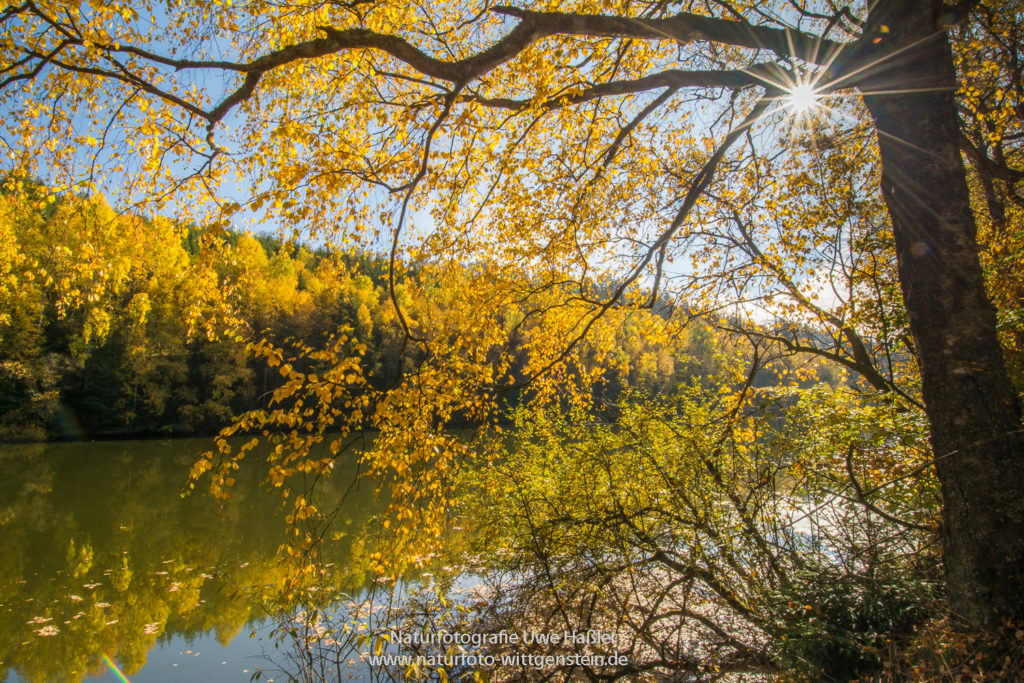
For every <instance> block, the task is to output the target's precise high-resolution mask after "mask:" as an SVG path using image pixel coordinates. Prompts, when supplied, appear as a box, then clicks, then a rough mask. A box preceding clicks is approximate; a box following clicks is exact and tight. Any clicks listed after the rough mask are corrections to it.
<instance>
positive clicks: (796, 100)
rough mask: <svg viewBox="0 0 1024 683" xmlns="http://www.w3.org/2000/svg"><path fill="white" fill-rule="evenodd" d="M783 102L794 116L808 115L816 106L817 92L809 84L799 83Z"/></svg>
mask: <svg viewBox="0 0 1024 683" xmlns="http://www.w3.org/2000/svg"><path fill="white" fill-rule="evenodd" d="M785 102H786V107H787V108H788V109H789V110H790V111H791V112H793V113H794V114H808V113H810V112H811V111H813V110H814V109H815V108H817V106H818V91H817V90H815V89H814V86H812V85H811V84H810V83H801V84H800V85H798V86H796V87H794V88H793V89H792V90H790V91H789V94H788V95H786V98H785Z"/></svg>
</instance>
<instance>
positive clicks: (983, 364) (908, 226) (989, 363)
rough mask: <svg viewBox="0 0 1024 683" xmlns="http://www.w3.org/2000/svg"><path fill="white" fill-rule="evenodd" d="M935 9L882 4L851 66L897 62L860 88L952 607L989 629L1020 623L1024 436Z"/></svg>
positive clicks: (911, 0) (880, 67) (933, 5)
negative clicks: (920, 403)
mask: <svg viewBox="0 0 1024 683" xmlns="http://www.w3.org/2000/svg"><path fill="white" fill-rule="evenodd" d="M942 10H943V8H942V5H941V3H939V2H934V1H933V2H926V1H922V0H881V1H880V2H878V3H877V4H876V5H875V6H874V8H873V9H872V12H871V15H870V17H869V22H868V25H867V28H866V37H865V39H864V44H865V46H866V49H865V50H863V51H862V52H861V54H860V55H858V57H859V58H858V60H857V61H858V62H859V63H860V65H862V66H865V65H870V64H872V62H874V61H875V60H878V59H880V58H882V57H883V55H886V54H888V55H891V56H889V57H885V58H884V59H883V60H882V61H881V63H879V64H877V65H874V66H868V67H867V70H866V71H865V72H864V73H865V75H864V76H862V77H860V78H858V82H857V84H858V87H859V88H860V89H861V91H862V93H863V94H864V101H865V103H866V105H867V108H868V110H869V111H870V113H871V115H872V117H873V118H874V120H875V124H876V126H877V131H878V144H879V148H880V151H881V159H882V193H883V197H884V199H885V203H886V206H887V207H888V210H889V215H890V217H891V218H892V225H893V233H894V237H895V242H896V255H897V259H898V264H899V277H900V285H901V288H902V291H903V299H904V303H905V305H906V309H907V313H908V315H909V319H910V329H911V332H912V334H913V337H914V343H915V346H916V349H917V354H918V359H919V363H920V370H921V382H922V393H923V398H924V404H925V412H926V413H927V416H928V420H929V422H930V426H931V443H932V448H933V450H934V453H935V457H936V463H935V469H936V473H937V476H938V479H939V482H940V484H941V487H942V501H943V513H942V514H943V517H942V519H943V537H944V543H945V550H944V558H943V560H944V565H945V572H946V587H947V591H948V600H949V605H950V607H951V609H952V610H953V611H954V613H956V614H958V615H960V616H961V617H963V618H964V619H966V620H967V622H968V623H969V624H970V625H971V626H974V627H986V626H992V625H994V624H996V623H998V620H999V619H1000V618H1001V617H1004V616H1011V617H1022V616H1024V599H1022V596H1024V438H1022V432H1021V422H1020V408H1019V406H1018V404H1017V399H1016V394H1015V392H1014V390H1013V387H1012V385H1011V383H1010V380H1009V377H1008V375H1007V372H1006V369H1005V365H1004V361H1003V354H1002V349H1001V348H1000V345H999V340H998V338H997V335H996V316H995V309H994V307H993V306H992V304H991V302H990V301H989V298H988V296H987V294H986V291H985V283H984V279H983V275H982V270H981V264H980V262H979V260H978V246H977V242H976V239H975V237H976V230H977V228H976V224H975V221H974V215H973V213H972V212H971V207H970V204H969V195H968V187H967V180H966V175H965V172H964V166H963V161H962V159H961V157H960V151H959V146H958V126H959V123H958V119H957V114H956V108H955V102H954V89H955V83H956V80H955V73H954V67H953V60H952V54H951V50H950V46H949V40H948V37H947V35H946V33H945V30H944V28H943V26H942V24H941V22H942V21H946V22H948V21H949V20H950V17H949V15H948V12H947V13H946V14H945V15H943V14H942ZM900 50H902V51H901V52H898V51H900ZM894 52H898V54H895V55H893V53H894Z"/></svg>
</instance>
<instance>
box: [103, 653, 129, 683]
mask: <svg viewBox="0 0 1024 683" xmlns="http://www.w3.org/2000/svg"><path fill="white" fill-rule="evenodd" d="M103 661H104V662H106V663H107V666H109V667H110V670H111V671H113V672H114V674H115V675H116V676H117V677H118V678H119V679H120V680H122V681H124V683H132V682H131V681H129V680H128V678H127V677H125V675H124V674H123V673H121V670H120V669H118V668H117V664H114V662H113V661H112V660H111V659H110V657H108V656H106V655H103Z"/></svg>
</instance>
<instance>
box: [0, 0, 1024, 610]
mask: <svg viewBox="0 0 1024 683" xmlns="http://www.w3.org/2000/svg"><path fill="white" fill-rule="evenodd" d="M0 22H2V23H3V25H4V39H3V43H2V45H3V47H2V49H3V58H2V59H3V62H2V63H3V67H2V80H0V98H2V103H3V104H2V106H3V107H4V110H5V112H6V113H7V114H8V115H7V116H6V117H5V121H4V124H3V126H4V127H3V139H4V142H5V146H6V154H7V162H6V164H7V167H8V168H10V169H12V170H13V171H15V173H12V174H10V175H9V176H8V180H7V183H8V186H9V187H10V188H11V189H15V188H16V186H17V185H18V183H20V182H22V181H23V179H25V178H28V177H30V176H38V177H42V178H45V179H46V182H47V183H48V184H49V185H50V186H51V187H52V188H53V191H54V193H55V194H60V193H83V192H95V191H97V190H99V189H101V188H105V189H106V190H107V191H108V192H114V193H116V194H117V200H118V203H119V205H120V206H124V207H145V209H146V210H147V211H154V212H156V211H166V210H173V211H174V212H175V213H176V214H177V215H178V216H179V217H184V218H186V219H192V220H196V221H202V222H205V223H209V222H220V223H221V224H227V223H231V222H236V223H237V222H243V221H246V220H250V219H258V220H260V221H266V222H270V223H274V224H276V225H278V226H280V227H281V228H282V229H283V230H285V231H295V232H296V233H298V234H303V235H307V236H310V235H312V236H317V237H330V238H331V239H333V240H336V241H338V242H341V243H347V244H355V245H358V246H360V247H362V248H366V249H376V250H380V251H383V252H385V253H386V254H387V256H388V257H389V262H390V272H389V276H388V282H389V297H390V299H391V303H392V306H393V307H394V310H395V313H396V316H397V318H398V320H399V322H400V324H401V327H402V330H403V332H404V338H405V343H406V344H408V345H412V346H419V347H420V348H421V349H422V354H421V356H420V358H421V360H422V364H421V366H420V368H419V371H417V372H416V373H414V376H408V375H407V376H405V377H400V378H398V379H397V380H396V381H395V383H394V387H393V390H392V391H391V392H389V393H388V395H387V397H386V398H384V399H382V400H381V401H380V402H379V404H377V405H376V406H375V408H374V410H376V411H377V412H376V414H377V415H378V418H379V419H378V421H377V423H376V424H377V426H379V427H380V428H381V429H382V430H383V432H382V438H381V440H380V445H379V446H378V448H379V450H380V454H381V455H380V459H379V462H380V463H382V464H381V467H382V468H383V469H388V470H389V471H393V472H395V473H401V472H408V471H412V470H416V469H417V468H418V467H421V466H422V465H423V464H424V463H430V465H431V469H432V470H434V471H441V472H444V471H446V468H448V467H449V464H448V463H449V460H448V459H447V458H448V455H446V454H451V457H452V458H454V457H456V455H457V454H458V452H459V450H460V448H461V446H460V445H459V443H458V442H457V440H454V439H451V438H450V437H447V436H445V435H444V433H443V431H442V430H440V429H439V425H443V423H444V422H445V421H446V419H447V418H450V417H451V416H452V415H453V414H454V413H456V412H458V411H469V412H470V413H472V414H474V415H477V416H479V417H481V418H484V417H486V416H488V415H491V414H493V410H494V405H495V404H494V400H495V399H494V397H495V396H497V395H500V394H501V392H502V391H506V390H509V389H510V387H513V386H523V385H527V384H529V385H531V386H533V387H535V388H536V389H535V390H536V391H537V392H538V393H539V394H541V395H543V394H544V392H545V389H544V387H545V384H544V382H545V381H546V380H548V379H551V378H559V377H561V378H563V379H564V378H565V377H566V376H568V375H569V374H572V373H573V372H575V370H574V369H573V367H574V366H573V359H574V357H575V355H578V353H579V352H580V350H581V345H582V344H583V343H584V341H585V340H586V339H587V338H588V335H593V334H595V333H597V331H598V329H599V327H600V324H601V321H602V320H603V319H604V318H605V317H606V316H607V315H609V313H610V312H611V311H613V310H616V309H619V308H622V307H638V306H640V307H642V306H654V305H656V304H657V305H663V304H669V305H672V306H673V307H674V311H675V313H674V316H673V320H674V321H676V324H682V322H683V321H684V320H685V319H686V318H687V317H689V316H694V315H698V314H706V315H712V316H714V317H713V319H714V320H716V324H718V325H719V326H720V327H723V328H728V329H733V330H737V331H743V332H746V333H747V334H752V335H757V336H760V337H762V338H766V339H769V340H771V341H773V342H774V343H776V344H779V345H781V346H782V347H784V348H786V349H787V350H789V351H791V352H795V353H810V354H816V355H818V356H822V357H826V358H828V359H830V360H831V361H833V362H835V363H839V364H841V365H843V366H845V367H846V368H848V369H849V370H850V371H852V372H853V373H855V375H856V377H858V378H859V379H858V381H859V382H860V383H861V386H862V387H863V389H864V390H865V391H871V392H880V393H883V394H886V395H889V396H892V397H893V400H896V401H898V402H901V403H902V404H904V405H905V406H906V408H907V409H908V410H915V409H918V408H920V407H923V409H924V412H925V413H926V415H927V418H928V420H929V423H930V425H931V445H932V448H933V452H934V456H935V466H936V470H937V473H938V476H939V479H940V481H941V482H942V486H943V498H944V522H943V533H944V538H945V545H946V548H945V563H946V572H947V576H948V580H949V597H950V600H951V604H952V606H953V608H954V610H955V611H957V612H959V613H960V614H962V615H964V616H966V617H967V618H968V619H970V620H971V621H973V622H974V623H977V624H985V623H992V622H993V621H994V620H996V619H997V618H998V616H999V615H1005V614H1006V613H1007V610H1010V611H1012V610H1013V609H1019V608H1013V607H1012V606H1013V605H1018V604H1019V600H1018V599H1017V598H1018V596H1019V595H1020V592H1021V589H1022V586H1021V583H1022V581H1024V530H1022V525H1024V491H1022V490H1021V486H1022V485H1021V482H1024V473H1022V471H1021V470H1022V468H1024V464H1022V460H1021V458H1020V451H1021V436H1020V415H1019V408H1018V405H1017V396H1016V393H1015V391H1014V388H1013V386H1012V384H1011V381H1010V378H1009V375H1008V373H1007V371H1006V369H1005V363H1004V359H1003V351H1002V349H1001V347H1000V342H999V338H998V335H997V319H996V312H995V309H994V307H993V305H992V304H991V302H990V299H989V296H988V294H987V292H986V288H985V280H984V274H983V270H982V262H981V259H980V256H979V247H978V244H977V236H978V231H979V224H980V227H981V229H982V230H984V231H986V232H985V233H984V234H985V235H986V238H987V236H988V234H989V232H992V234H993V235H995V236H996V239H998V240H999V241H1000V244H1002V245H1012V244H1013V243H1014V241H1013V240H1014V238H1013V236H1012V228H1011V227H1008V226H1010V225H1012V221H1013V216H1014V215H1015V213H1014V212H1015V211H1016V210H1017V209H1016V208H1015V207H1016V204H1017V203H1018V201H1019V197H1018V195H1017V194H1016V190H1015V184H1016V183H1017V182H1018V181H1019V180H1020V178H1021V175H1020V171H1019V170H1017V167H1016V166H1015V163H1016V160H1017V158H1016V154H1015V147H1014V144H1015V141H1016V140H1017V136H1018V135H1019V122H1020V117H1019V107H1020V106H1021V104H1020V103H1021V101H1022V99H1021V98H1022V94H1021V92H1020V85H1019V84H1020V79H1019V78H1018V76H1019V66H1018V60H1017V58H1016V56H1017V55H1018V53H1019V49H1018V48H1017V47H1015V46H1016V45H1017V43H1016V42H1014V41H1016V40H1018V38H1019V31H1020V28H1019V27H1020V17H1019V12H1018V10H1017V8H1015V7H1014V6H1012V3H1002V2H999V1H998V0H992V1H990V2H971V1H964V2H960V3H957V4H946V3H943V2H940V1H938V0H929V1H927V2H921V1H916V0H881V1H879V2H873V3H857V4H855V5H854V6H852V7H851V6H839V5H838V4H836V3H833V2H831V1H830V0H824V1H821V2H815V1H808V2H732V1H730V2H722V1H718V0H716V1H711V0H708V1H703V0H695V1H692V2H682V3H664V2H629V1H624V2H589V1H587V2H572V3H561V4H557V5H522V6H514V7H513V6H505V5H492V4H489V3H483V4H476V5H474V4H468V5H467V4H466V3H445V2H442V1H438V2H418V3H405V2H396V3H393V2H368V1H365V0H354V1H352V2H297V3H289V4H276V3H266V2H262V0H254V1H252V2H250V1H248V0H245V1H240V2H237V3H234V2H231V1H230V0H223V1H214V2H198V3H184V4H182V5H175V4H168V5H164V4H160V3H153V2H144V3H138V2H131V3H122V2H114V3H106V2H103V3H101V2H94V3H84V4H66V3H61V2H53V3H51V2H34V1H31V0H29V1H26V2H23V3H17V2H13V3H12V2H8V3H6V7H5V9H4V10H2V13H0ZM951 46H955V48H956V52H955V53H954V51H953V49H952V48H951ZM979 54H984V55H991V59H984V58H982V59H980V60H979V58H978V55H979ZM958 69H959V70H958ZM958 79H959V80H958ZM961 150H966V152H967V156H968V158H969V159H970V160H971V163H972V176H971V184H969V182H968V177H967V174H966V171H965V167H964V164H963V162H962V157H961ZM979 188H980V190H979ZM972 192H973V193H974V196H973V197H972ZM979 194H980V196H981V199H983V200H986V201H987V205H986V206H987V208H986V211H987V213H986V215H985V216H984V217H983V218H982V219H980V220H979V218H978V216H979V215H980V214H978V213H976V211H975V206H977V202H975V204H974V205H972V199H977V198H978V196H979ZM44 201H45V200H44ZM411 265H415V266H416V267H417V268H425V269H427V270H429V271H431V272H432V273H433V275H432V277H434V278H436V280H435V281H436V282H440V283H444V282H445V278H446V277H447V275H446V273H448V272H453V271H455V270H458V271H459V273H460V274H459V276H458V277H459V278H464V279H462V280H460V281H459V282H460V284H459V286H458V287H457V290H458V292H459V295H458V297H456V298H455V299H454V300H452V301H449V302H447V303H446V305H445V306H444V307H443V309H436V310H434V312H433V313H431V312H430V310H431V309H429V308H421V309H419V310H420V312H419V314H417V315H414V314H413V313H412V312H411V311H410V309H409V307H408V306H406V305H404V304H403V297H405V296H408V297H416V296H420V297H428V296H429V292H425V291H422V290H421V291H417V289H416V288H415V287H410V288H408V289H405V290H403V291H402V292H401V293H400V292H399V285H400V284H401V283H402V282H403V278H404V274H405V273H406V271H407V269H408V267H409V266H411ZM456 265H457V266H458V268H451V266H456ZM1000 267H1001V268H1002V270H999V268H996V271H998V272H997V275H996V276H995V277H996V280H993V281H998V282H999V283H1001V284H1002V285H1005V287H1003V288H1002V289H1001V290H1000V291H1001V292H1002V293H1000V294H999V297H1004V299H1005V292H1006V291H1013V287H1014V286H1015V285H1014V283H1013V268H1012V267H1011V268H1009V269H1007V268H1005V267H1004V266H1000ZM467 269H468V270H467ZM999 273H1001V275H1000V274H999ZM999 278H1001V279H999ZM1009 300H1013V296H1012V295H1010V296H1009ZM513 307H514V308H515V310H517V311H521V313H517V314H516V315H515V316H507V315H504V314H503V311H508V310H511V309H512V308H513ZM442 310H443V315H441V314H440V313H439V312H440V311H442ZM659 333H664V332H663V331H662V332H659ZM1011 336H1012V335H1011ZM510 337H511V338H514V339H515V340H516V342H515V343H516V348H517V349H521V350H523V352H524V353H526V356H527V360H526V361H525V364H524V366H523V370H522V372H517V373H513V372H511V366H510V364H509V363H508V362H507V361H502V360H501V359H502V358H503V356H502V353H503V350H507V349H508V348H510V347H509V341H508V340H509V338H510ZM266 353H267V354H268V357H271V358H273V359H274V361H275V363H279V364H282V367H285V366H287V368H288V370H287V372H284V373H283V374H285V375H286V376H287V377H288V380H289V382H288V385H289V386H290V387H291V388H292V389H291V390H292V391H294V392H300V393H301V392H307V393H305V394H303V396H304V397H305V398H306V400H307V401H308V402H307V403H306V404H305V405H306V408H307V409H308V410H310V411H313V412H311V413H308V414H307V415H306V419H307V421H308V422H309V423H315V424H316V426H317V429H316V430H315V432H316V434H320V433H322V432H324V431H326V430H328V429H331V428H337V427H338V426H339V425H340V424H344V423H345V421H346V420H347V419H348V418H347V417H345V416H347V415H352V414H354V413H359V417H358V419H359V420H361V419H362V417H363V415H362V413H363V411H364V410H368V409H369V406H366V405H362V404H359V403H355V402H353V399H352V397H351V396H350V395H349V394H348V393H347V389H345V388H346V387H352V386H358V385H359V384H360V382H361V381H362V380H361V379H357V378H355V375H356V373H355V368H356V367H357V366H358V362H357V359H358V356H359V355H360V353H361V351H360V350H359V349H354V348H347V347H345V346H344V344H342V345H341V346H337V347H334V348H333V350H332V351H330V352H329V354H328V356H329V358H328V359H333V362H334V363H335V366H336V367H337V368H340V369H339V371H338V374H337V375H336V376H332V377H331V378H329V379H330V381H328V378H324V377H317V376H312V377H310V376H307V375H305V374H302V373H298V372H297V371H294V372H293V368H291V366H290V365H288V363H287V358H284V357H278V356H277V355H274V354H275V353H276V352H274V351H270V350H266ZM325 358H326V357H325ZM353 359H356V360H353ZM339 387H340V388H339ZM310 406H316V408H315V409H314V408H312V407H310ZM339 406H340V408H339ZM290 419H291V418H289V420H290ZM285 423H288V421H285V422H283V423H282V424H285ZM353 424H354V423H353ZM279 426H280V425H279ZM316 434H314V435H313V436H301V437H300V436H296V438H295V440H294V443H292V444H291V447H293V448H295V449H298V450H299V451H301V448H302V447H303V446H302V445H303V444H307V445H308V442H309V440H310V439H314V438H319V437H317V436H316ZM205 467H206V466H204V468H205ZM200 469H203V468H200ZM440 489H441V487H440V486H438V487H436V488H430V487H427V489H426V490H427V491H429V493H424V492H423V490H422V489H421V490H419V493H417V494H416V495H425V496H428V497H436V496H440V495H441V494H440V493H439V491H440ZM410 495H412V494H411V493H410ZM410 509H413V508H410ZM410 514H411V513H410ZM406 521H409V520H406ZM413 521H416V522H419V521H422V520H413ZM1018 616H1019V615H1018Z"/></svg>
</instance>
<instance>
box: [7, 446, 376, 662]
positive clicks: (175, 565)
mask: <svg viewBox="0 0 1024 683" xmlns="http://www.w3.org/2000/svg"><path fill="white" fill-rule="evenodd" d="M208 446H209V441H208V440H201V439H195V440H173V441H164V442H113V443H111V442H107V443H84V444H51V445H17V446H0V541H2V550H3V552H0V680H10V681H15V680H25V681H33V682H35V681H80V680H83V679H85V678H89V677H92V676H100V675H104V676H105V677H107V678H109V680H121V679H120V678H118V677H117V676H116V675H115V674H113V672H112V671H111V669H110V667H109V666H108V664H107V663H105V662H104V660H103V655H107V656H109V657H110V658H111V660H112V661H113V662H115V663H116V665H117V666H119V667H120V668H121V670H122V671H123V672H124V674H126V675H127V676H132V675H133V674H136V673H139V672H140V671H141V673H140V674H139V677H138V678H137V679H135V680H140V681H141V680H159V681H163V680H207V679H210V678H212V679H216V680H227V679H228V677H227V672H226V671H225V670H224V669H223V668H219V667H227V666H228V663H227V662H228V653H229V652H230V659H232V660H233V664H232V666H231V668H232V670H233V671H232V676H234V675H235V674H237V675H238V676H239V678H238V680H249V675H250V673H251V672H250V671H246V672H244V674H243V672H242V665H241V664H239V660H240V658H245V657H248V656H252V655H257V654H258V652H259V649H260V645H259V643H258V642H256V641H250V640H249V638H247V637H246V636H247V635H248V631H251V630H252V627H253V626H254V625H255V624H258V623H259V622H261V621H262V620H264V619H265V618H266V617H267V616H268V610H269V609H271V608H269V607H267V605H266V604H265V603H264V602H261V600H260V599H259V595H260V594H261V593H263V589H264V588H267V589H272V588H274V587H276V586H278V585H280V583H281V581H282V580H283V578H284V577H285V575H286V573H287V571H288V568H287V567H286V566H284V565H282V564H281V563H280V562H279V561H278V559H277V557H278V556H277V548H278V546H279V544H280V543H281V541H282V539H283V538H284V526H285V525H284V512H282V511H281V510H280V509H279V508H278V506H277V503H278V499H277V498H276V497H274V496H272V495H270V494H267V493H266V492H265V491H261V490H260V481H261V480H262V478H263V474H262V473H261V472H260V471H259V469H258V467H256V466H253V467H249V468H243V469H242V470H241V471H240V472H239V475H238V477H237V482H236V490H235V493H234V496H233V497H232V498H231V499H229V500H228V501H226V502H224V503H223V504H222V505H220V506H218V504H217V503H215V502H214V501H212V500H210V499H209V498H207V497H205V496H201V495H193V496H190V497H188V498H186V499H185V500H182V498H181V497H180V495H179V492H180V490H181V487H182V485H183V484H184V477H185V475H186V473H187V472H188V467H189V465H191V464H192V462H194V461H195V459H196V457H197V456H198V454H199V453H200V452H201V451H202V450H204V449H205V448H207V447H208ZM354 459H355V455H354V454H352V455H351V460H354ZM253 460H257V458H253ZM253 464H254V465H255V463H253ZM338 469H339V470H341V471H339V472H337V473H336V475H335V477H334V478H333V479H332V481H331V482H330V483H329V485H328V488H327V489H325V491H324V493H323V496H324V499H325V501H326V500H330V499H331V498H332V497H333V498H334V499H335V500H341V499H342V495H343V494H346V493H347V497H346V498H345V499H344V500H345V503H344V507H343V509H342V512H341V514H339V515H338V517H337V520H336V522H335V525H334V527H333V530H334V531H343V532H344V533H335V534H333V535H332V538H331V539H330V540H329V541H328V542H327V545H326V546H325V548H324V556H325V566H326V567H327V568H328V572H329V575H328V576H326V577H324V580H323V581H322V585H324V586H328V587H330V588H329V589H328V590H333V591H336V592H339V593H349V594H358V593H359V592H360V591H361V590H362V589H363V588H364V587H365V586H366V585H367V583H368V577H367V574H366V571H365V566H366V565H367V564H368V563H367V562H365V561H364V558H365V557H366V556H367V555H368V554H369V552H370V551H371V549H370V547H369V545H370V544H369V542H368V540H367V537H366V536H365V534H364V529H365V527H366V520H367V518H368V517H369V516H370V515H372V514H374V513H375V512H376V511H377V505H378V504H377V502H376V500H375V496H374V492H373V491H372V490H371V487H368V486H366V484H365V482H364V483H363V484H362V485H361V486H359V487H356V488H355V490H351V491H349V485H350V484H351V482H352V476H351V475H352V474H353V472H352V471H349V472H346V471H345V470H346V468H345V467H344V466H339V468H338ZM218 507H220V509H219V510H218ZM243 632H244V633H243ZM240 634H241V637H240V638H236V636H239V635H240ZM211 639H212V640H211ZM213 640H215V641H216V643H217V644H219V646H227V645H228V644H229V643H231V647H230V648H228V649H226V650H223V651H221V650H220V647H212V646H213ZM196 643H202V644H204V647H206V652H202V651H200V647H198V646H195V644H196ZM248 643H251V644H249V645H248V646H246V644H248ZM190 644H191V646H190ZM211 648H212V649H211ZM240 648H241V649H240ZM200 655H202V657H207V659H206V660H204V663H203V665H202V667H204V668H203V671H205V673H203V672H200V671H199V670H197V669H196V667H197V666H199V660H200V659H202V657H201V656H200ZM189 658H191V660H194V661H188V662H186V660H187V659H189ZM150 659H153V663H152V665H150V666H146V665H147V661H148V660H150ZM221 662H225V664H221ZM157 664H159V666H157ZM258 666H259V662H258V661H250V662H249V665H248V666H247V668H248V669H251V670H253V671H255V669H257V668H258ZM143 667H145V671H143ZM186 668H187V669H188V670H189V671H190V672H191V673H189V674H188V675H186V676H179V675H175V674H184V673H186V671H185V670H186ZM207 669H209V670H208V671H207ZM217 671H220V672H222V673H216V672H217Z"/></svg>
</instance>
